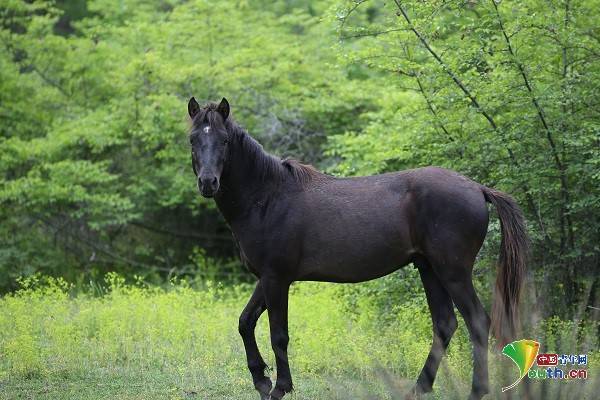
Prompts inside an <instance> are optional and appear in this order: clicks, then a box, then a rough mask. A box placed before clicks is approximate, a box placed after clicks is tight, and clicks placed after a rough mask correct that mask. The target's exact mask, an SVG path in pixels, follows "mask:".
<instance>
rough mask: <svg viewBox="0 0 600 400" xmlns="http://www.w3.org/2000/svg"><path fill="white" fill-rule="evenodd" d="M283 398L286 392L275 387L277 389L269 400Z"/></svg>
mask: <svg viewBox="0 0 600 400" xmlns="http://www.w3.org/2000/svg"><path fill="white" fill-rule="evenodd" d="M283 396H285V391H284V390H281V389H280V388H278V387H277V386H275V389H273V390H272V391H271V397H270V398H269V400H281V399H282V398H283Z"/></svg>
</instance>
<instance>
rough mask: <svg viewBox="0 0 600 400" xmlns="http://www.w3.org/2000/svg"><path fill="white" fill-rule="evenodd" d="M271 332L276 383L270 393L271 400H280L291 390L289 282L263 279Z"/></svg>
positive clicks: (268, 278)
mask: <svg viewBox="0 0 600 400" xmlns="http://www.w3.org/2000/svg"><path fill="white" fill-rule="evenodd" d="M261 284H262V286H263V291H264V294H265V300H266V303H267V310H268V313H269V326H270V330H271V346H272V347H273V352H274V353H275V362H276V364H277V381H276V383H275V388H273V391H272V392H271V397H270V399H271V400H280V399H281V398H282V397H283V396H284V395H285V394H286V393H288V392H291V391H292V389H293V384H292V375H291V373H290V366H289V363H288V354H287V346H288V342H289V336H288V294H289V288H290V282H286V281H283V280H280V279H275V278H270V277H265V278H262V279H261Z"/></svg>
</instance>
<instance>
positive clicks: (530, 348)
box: [502, 339, 540, 392]
mask: <svg viewBox="0 0 600 400" xmlns="http://www.w3.org/2000/svg"><path fill="white" fill-rule="evenodd" d="M539 349H540V344H539V343H538V342H536V341H535V340H530V339H522V340H517V341H515V342H512V343H509V344H507V345H506V346H504V348H503V349H502V354H504V355H505V356H507V357H508V358H510V359H511V360H512V361H513V362H514V363H515V364H516V365H517V367H518V368H519V378H518V379H517V380H516V381H515V383H513V384H512V385H510V386H507V387H503V388H502V392H506V391H507V390H510V389H512V388H514V387H515V386H517V384H518V383H519V382H521V379H523V378H524V377H525V376H526V375H527V373H528V372H529V370H530V369H531V367H532V366H533V363H534V362H535V360H536V356H537V354H538V351H539Z"/></svg>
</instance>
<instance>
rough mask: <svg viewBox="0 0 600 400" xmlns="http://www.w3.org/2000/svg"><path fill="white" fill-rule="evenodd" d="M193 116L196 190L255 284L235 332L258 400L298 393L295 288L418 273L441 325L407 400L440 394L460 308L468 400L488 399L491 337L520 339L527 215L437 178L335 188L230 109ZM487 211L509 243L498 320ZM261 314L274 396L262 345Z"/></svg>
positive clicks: (478, 190)
mask: <svg viewBox="0 0 600 400" xmlns="http://www.w3.org/2000/svg"><path fill="white" fill-rule="evenodd" d="M188 114H189V116H190V118H191V129H190V134H189V138H190V144H191V158H192V169H193V171H194V174H195V175H196V182H197V186H198V190H199V192H200V194H201V195H202V196H204V197H206V198H213V199H214V201H215V203H216V206H217V208H218V210H219V211H220V212H221V214H222V215H223V217H224V219H225V221H226V222H227V224H228V225H229V227H230V229H231V231H232V233H233V237H234V239H235V241H236V242H237V245H238V248H239V251H240V257H241V259H242V261H243V263H244V264H245V265H246V267H247V268H248V269H249V270H250V271H251V272H252V273H253V274H254V275H255V276H256V277H257V278H258V282H257V284H256V288H255V289H254V292H253V294H252V296H251V297H250V300H249V301H248V304H247V305H246V307H245V308H244V310H243V311H242V313H241V315H240V318H239V333H240V335H241V337H242V340H243V343H244V349H245V353H246V359H247V363H248V369H249V371H250V374H251V376H252V380H253V382H254V387H255V389H256V390H257V391H258V393H259V394H260V398H261V400H268V399H270V400H280V399H281V398H282V397H283V396H284V395H285V394H286V393H289V392H290V391H292V389H293V384H292V376H291V373H290V367H289V363H288V354H287V346H288V342H289V335H288V293H289V288H290V284H291V283H292V282H294V281H323V282H339V283H354V282H363V281H367V280H371V279H375V278H379V277H382V276H384V275H387V274H390V273H392V272H394V271H396V270H398V269H399V268H402V267H404V266H406V265H408V264H410V263H412V264H413V265H414V266H415V267H416V268H417V269H418V271H419V274H420V278H421V280H422V283H423V286H424V288H425V294H426V298H427V303H428V306H429V309H430V311H431V318H432V322H433V343H432V346H431V350H430V352H429V354H428V356H427V360H426V362H425V365H424V366H423V369H422V370H421V372H420V374H419V376H418V378H417V381H416V384H415V386H414V387H413V388H412V390H411V392H410V396H411V397H412V396H414V397H418V396H419V395H421V394H423V393H427V392H430V391H432V385H433V382H434V380H435V377H436V373H437V370H438V367H439V365H440V361H441V359H442V357H443V355H444V353H445V351H446V348H447V347H448V344H449V342H450V339H451V338H452V335H453V333H454V332H455V330H456V328H457V320H456V315H455V312H454V305H456V308H457V309H458V311H459V312H460V313H461V314H462V316H463V317H464V320H465V323H466V326H467V329H468V332H469V336H470V340H471V342H472V344H473V380H472V386H471V392H470V395H469V399H480V398H481V397H483V396H484V395H485V394H486V393H488V392H489V382H488V365H487V352H488V337H489V331H490V328H491V329H492V330H493V332H494V334H495V336H496V337H497V338H498V339H499V340H503V341H504V342H507V341H508V338H510V337H511V336H514V335H515V331H516V329H517V325H518V314H517V306H518V302H519V293H520V289H521V285H522V281H523V278H524V269H525V258H526V252H527V243H528V242H527V235H526V231H525V224H524V219H523V215H522V213H521V210H520V209H519V207H518V205H517V203H516V202H515V201H514V200H513V199H512V198H511V197H510V196H509V195H507V194H504V193H502V192H500V191H497V190H495V189H491V188H488V187H486V186H483V185H481V184H479V183H476V182H475V181H473V180H470V179H468V178H466V177H464V176H461V175H459V174H458V173H457V172H454V171H451V170H447V169H442V168H437V167H424V168H417V169H411V170H405V171H398V172H391V173H385V174H380V175H373V176H362V177H350V178H338V177H333V176H330V175H327V174H324V173H321V172H319V171H317V170H316V169H315V168H313V167H312V166H309V165H305V164H302V163H300V162H298V161H296V160H293V159H284V160H282V159H280V158H277V157H275V156H273V155H271V154H269V153H267V152H266V151H264V150H263V147H262V146H261V145H260V144H259V143H258V142H257V141H256V140H255V139H253V138H252V137H251V136H250V135H249V134H248V133H247V132H246V131H245V130H244V129H243V128H242V127H241V126H239V125H238V124H237V123H236V122H235V121H234V120H233V118H232V117H231V116H230V106H229V103H228V101H227V100H226V99H225V98H223V99H222V100H221V101H220V102H219V103H218V104H217V103H208V104H206V105H205V106H203V107H201V106H200V105H199V104H198V102H197V101H196V100H195V99H194V98H193V97H192V98H191V99H190V100H189V102H188ZM486 203H491V204H492V205H493V206H494V207H495V208H496V210H497V213H498V217H499V220H500V225H501V233H502V239H501V244H500V246H501V249H500V256H499V262H498V272H497V277H496V284H495V294H494V301H493V306H492V312H491V318H490V317H489V316H488V314H487V312H486V310H485V309H484V307H483V306H482V304H481V302H480V300H479V298H478V297H477V294H476V293H475V290H474V288H473V282H472V271H473V265H474V262H475V258H476V256H477V253H478V252H479V249H480V248H481V246H482V244H483V241H484V239H485V236H486V233H487V227H488V219H489V215H488V208H487V205H486ZM265 310H266V311H267V312H268V318H269V330H270V339H271V346H272V349H273V352H274V354H275V362H276V367H277V378H276V382H275V386H274V387H273V385H272V382H271V379H270V378H269V377H267V376H265V373H264V371H265V368H266V367H267V365H266V364H265V361H264V360H263V358H262V356H261V354H260V351H259V349H258V346H257V344H256V338H255V334H254V330H255V327H256V323H257V321H258V319H259V317H260V316H261V314H262V313H263V312H264V311H265Z"/></svg>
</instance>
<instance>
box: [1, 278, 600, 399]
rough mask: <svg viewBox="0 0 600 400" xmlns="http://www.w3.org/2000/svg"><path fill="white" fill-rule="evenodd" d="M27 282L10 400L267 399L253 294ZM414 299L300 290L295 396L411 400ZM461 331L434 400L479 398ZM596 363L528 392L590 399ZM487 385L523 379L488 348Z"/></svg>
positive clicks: (568, 332) (17, 321)
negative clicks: (379, 300) (257, 380)
mask: <svg viewBox="0 0 600 400" xmlns="http://www.w3.org/2000/svg"><path fill="white" fill-rule="evenodd" d="M20 285H21V289H19V290H17V291H16V292H14V293H13V294H9V295H6V296H4V297H3V298H2V299H1V300H0V398H3V399H16V398H27V399H106V398H115V399H239V400H242V399H243V400H245V399H248V400H250V399H256V398H257V397H258V396H257V394H256V393H255V392H254V390H253V387H252V384H251V379H250V376H249V373H248V372H247V370H246V366H245V356H244V352H243V346H242V342H241V339H240V338H239V336H238V333H237V319H238V316H239V313H240V310H241V309H242V308H243V306H244V304H245V301H246V300H247V298H248V297H249V295H250V293H251V289H252V287H251V286H250V285H247V284H241V285H236V286H229V287H223V286H220V285H216V284H211V283H210V282H208V283H207V282H205V283H203V284H202V285H198V284H194V285H192V284H190V283H188V282H186V281H178V282H172V283H171V284H170V285H168V286H164V287H157V286H148V285H146V284H144V283H143V282H142V281H141V280H138V281H137V282H135V281H134V282H132V283H126V282H125V279H124V278H122V277H120V276H119V275H116V274H109V275H107V277H106V280H105V282H102V283H101V284H98V283H94V284H90V285H89V286H88V287H87V289H85V288H81V287H78V288H75V287H74V286H73V285H70V284H68V283H66V282H65V281H64V280H62V279H51V278H42V277H40V276H34V277H31V278H28V279H25V280H21V282H20ZM363 285H369V283H366V284H363ZM415 297H416V298H415V299H413V300H414V301H410V302H406V303H404V304H399V305H398V307H396V308H394V309H393V311H392V313H393V318H389V315H388V316H386V318H383V317H382V315H381V313H380V308H378V307H377V306H376V305H375V303H374V302H373V300H372V299H374V297H371V296H360V297H358V298H352V296H351V294H349V292H348V291H347V286H346V285H334V284H320V283H299V284H295V285H294V286H293V288H292V295H291V298H290V335H291V338H290V360H291V366H292V371H293V373H294V374H295V392H294V394H292V395H291V397H290V398H291V399H297V400H301V399H332V400H333V399H393V398H401V396H402V395H403V394H404V393H405V392H406V391H407V390H408V389H409V388H410V386H411V384H412V383H413V380H414V379H415V378H416V376H417V374H418V372H419V370H420V368H421V366H422V363H423V362H424V360H425V357H426V355H427V352H428V351H429V345H430V340H431V333H430V332H431V323H430V320H429V313H428V310H427V306H426V303H425V299H424V298H423V297H422V293H419V292H417V294H416V296H415ZM459 325H460V327H459V330H458V331H457V333H456V335H455V336H454V338H453V340H452V343H451V345H450V349H449V353H448V356H447V357H446V358H445V360H444V361H443V364H442V368H441V369H440V372H439V376H438V380H437V381H436V383H435V387H434V389H435V390H434V393H433V394H431V395H428V396H427V397H426V398H430V399H453V398H465V397H466V395H467V393H468V391H469V387H470V379H471V362H470V358H471V347H470V344H469V342H468V334H467V332H466V329H465V327H464V324H463V322H462V321H460V324H459ZM538 329H540V330H544V331H545V332H546V333H547V334H548V335H547V336H548V337H553V338H554V340H555V341H554V343H549V346H559V347H563V348H567V347H566V344H567V343H568V342H569V341H570V340H571V339H570V336H573V337H575V338H578V342H579V343H587V345H588V346H592V347H591V348H592V349H596V350H597V349H598V343H597V339H593V334H594V326H587V325H585V326H584V325H581V326H578V327H575V326H574V325H573V323H569V322H564V321H560V320H557V319H551V320H548V321H544V323H542V324H540V325H539V327H538ZM596 329H597V327H596ZM538 334H540V335H541V334H542V332H541V331H540V332H538ZM590 335H592V336H590ZM584 336H586V337H587V339H585V338H584ZM257 337H258V341H259V346H260V348H261V349H262V352H263V354H264V356H265V360H266V361H267V364H269V365H270V366H272V365H274V363H273V355H272V352H271V349H270V344H269V342H268V321H267V319H266V318H261V320H260V321H259V324H258V327H257ZM590 337H591V338H592V341H591V342H590ZM580 346H581V345H580ZM583 346H586V344H583ZM598 355H599V353H598V352H597V351H596V352H592V353H590V360H589V363H590V365H589V367H588V369H589V379H588V380H586V381H578V382H575V381H573V382H568V383H566V382H546V383H545V384H544V385H543V384H542V383H540V382H535V383H532V384H531V385H530V387H531V389H532V390H533V392H534V394H535V393H538V394H541V393H542V390H543V391H544V393H545V397H544V398H550V399H553V398H554V399H563V398H564V399H567V398H568V399H570V398H578V399H586V398H587V399H592V398H594V393H596V392H597V390H598V383H599V381H598V379H595V373H596V371H598V365H599V363H598V360H599V357H598ZM271 373H272V374H274V373H273V372H271ZM490 376H491V387H492V394H491V396H490V397H489V398H501V397H500V394H499V393H500V389H499V388H500V387H501V386H504V385H507V384H509V383H512V381H513V380H514V379H515V378H516V376H517V370H516V367H515V366H514V365H512V363H511V361H510V360H509V359H508V358H506V357H504V356H502V355H501V354H500V353H499V352H495V351H491V352H490ZM535 398H538V397H535Z"/></svg>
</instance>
